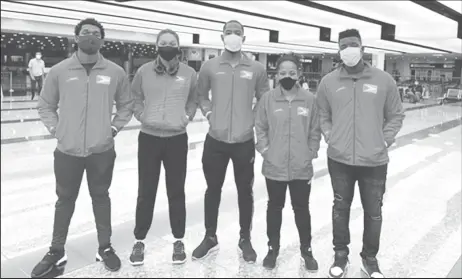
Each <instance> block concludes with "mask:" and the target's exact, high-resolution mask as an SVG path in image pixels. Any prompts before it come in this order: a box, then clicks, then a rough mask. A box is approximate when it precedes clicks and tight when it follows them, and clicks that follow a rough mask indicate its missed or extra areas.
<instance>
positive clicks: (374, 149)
mask: <svg viewBox="0 0 462 279" xmlns="http://www.w3.org/2000/svg"><path fill="white" fill-rule="evenodd" d="M339 47H340V57H341V59H342V61H343V64H342V65H340V66H339V67H338V68H337V69H336V70H335V71H333V72H331V73H329V74H328V75H327V76H325V77H324V78H323V79H322V80H321V83H320V85H319V89H318V93H317V103H318V107H319V113H320V120H321V129H322V132H323V135H324V138H325V140H326V142H327V143H328V145H329V146H328V149H327V155H328V169H329V174H330V176H331V181H332V187H333V191H334V205H333V209H332V222H333V237H334V239H333V244H334V251H335V260H334V263H333V265H332V266H331V268H330V270H329V276H330V277H331V278H341V277H344V276H345V273H346V269H347V266H348V254H349V250H348V244H350V231H349V228H348V226H349V220H350V207H351V202H352V201H353V195H354V186H355V183H356V182H358V186H359V192H360V195H361V202H362V205H363V209H364V235H363V249H362V252H361V258H362V269H363V271H364V272H366V273H367V274H368V275H369V276H370V277H373V278H380V277H382V276H383V275H382V273H381V271H380V269H379V265H378V261H377V258H376V255H377V253H378V251H379V243H380V232H381V227H382V211H381V208H382V200H383V195H384V193H385V182H386V178H387V165H388V161H389V158H388V151H387V148H388V147H390V146H391V145H392V144H393V142H394V141H395V137H396V135H397V134H398V132H399V130H400V129H401V127H402V124H403V119H404V110H403V107H402V104H401V100H400V97H399V93H398V89H397V86H396V83H395V81H394V80H393V78H392V77H391V76H390V75H389V74H388V73H386V72H384V71H382V70H380V69H377V68H372V67H371V66H370V65H369V64H367V63H365V62H364V61H363V60H362V55H363V47H362V43H361V36H360V34H359V32H358V30H355V29H349V30H346V31H343V32H341V33H340V34H339Z"/></svg>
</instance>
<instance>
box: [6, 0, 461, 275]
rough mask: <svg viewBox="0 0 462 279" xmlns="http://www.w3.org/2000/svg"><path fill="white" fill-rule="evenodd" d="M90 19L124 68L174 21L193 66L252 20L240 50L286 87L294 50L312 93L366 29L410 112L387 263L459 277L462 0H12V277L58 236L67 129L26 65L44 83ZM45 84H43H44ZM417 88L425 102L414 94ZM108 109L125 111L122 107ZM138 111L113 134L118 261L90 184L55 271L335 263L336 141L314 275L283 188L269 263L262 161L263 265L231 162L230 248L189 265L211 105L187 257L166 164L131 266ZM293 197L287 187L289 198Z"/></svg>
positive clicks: (190, 198) (356, 204)
mask: <svg viewBox="0 0 462 279" xmlns="http://www.w3.org/2000/svg"><path fill="white" fill-rule="evenodd" d="M85 18H95V19H96V20H97V21H98V22H100V23H101V24H102V25H103V26H104V29H105V38H104V45H103V46H102V47H101V49H100V53H101V54H102V55H103V56H104V57H105V58H107V59H108V60H110V61H112V62H114V63H115V64H117V65H119V66H120V67H122V68H123V69H124V70H125V74H126V75H127V76H128V77H129V80H130V82H131V81H132V79H133V77H134V75H135V73H136V72H137V70H138V69H139V68H140V67H141V66H142V65H144V64H145V63H148V62H150V61H153V60H154V59H156V57H157V55H158V47H157V46H156V38H157V35H158V34H159V32H160V31H161V30H163V29H171V30H173V31H175V32H177V34H178V36H179V47H180V53H179V56H178V59H179V60H180V61H181V62H183V63H185V64H187V65H189V66H190V67H191V68H192V69H194V70H195V71H196V72H197V73H199V72H200V71H201V67H202V66H203V65H204V64H205V63H206V62H207V61H208V60H210V59H214V58H216V57H218V56H221V55H223V53H224V52H225V47H224V45H223V40H222V35H223V26H224V25H225V23H226V22H228V21H230V20H236V21H238V22H240V23H241V24H242V26H243V27H244V35H245V41H244V43H243V45H242V49H241V51H242V53H243V55H245V56H246V57H247V58H249V59H252V60H255V61H257V62H258V63H260V64H262V65H263V67H264V68H265V70H266V74H267V77H268V82H269V87H270V88H271V89H272V88H275V87H276V86H278V79H277V74H278V71H277V68H276V67H277V61H278V59H279V58H280V57H281V56H282V55H284V54H285V53H294V54H296V55H297V57H299V58H300V61H301V70H300V81H299V82H300V85H301V86H304V87H305V86H306V88H307V90H309V91H310V92H312V93H313V94H314V95H316V92H317V91H318V90H319V84H320V81H321V80H322V79H323V77H325V76H326V75H328V74H329V73H331V72H332V71H335V70H336V69H338V68H339V67H342V65H343V64H342V59H341V56H340V55H339V40H340V38H339V33H340V32H342V31H344V30H346V29H357V30H358V31H359V32H360V34H361V43H362V46H363V47H364V54H363V60H364V61H365V62H367V63H368V64H370V65H371V67H375V68H378V69H380V70H383V71H385V72H387V73H388V74H389V75H391V77H392V78H393V79H394V81H395V83H396V86H397V89H398V92H399V95H400V98H401V103H402V106H403V108H404V111H405V112H404V113H405V119H404V122H403V126H402V128H401V130H400V131H399V133H398V135H397V137H396V141H395V143H393V145H391V146H390V147H389V148H388V153H389V157H390V163H389V165H388V173H387V181H386V192H385V196H384V199H383V209H382V211H383V225H382V232H381V238H380V251H379V254H378V255H377V258H378V260H379V262H380V268H381V270H382V272H383V275H384V276H385V277H389V278H461V276H462V275H461V269H462V265H461V253H462V248H461V246H462V241H461V238H462V227H461V218H462V193H461V184H462V174H461V169H462V157H461V152H462V148H461V144H462V143H461V141H462V128H461V124H462V106H461V100H462V83H461V79H462V3H461V2H460V1H434V0H432V1H307V0H302V1H203V0H194V1H128V0H124V1H122V0H119V1H117V0H116V1H19V0H18V1H12V0H11V1H10V0H6V1H3V0H2V1H1V90H2V92H1V97H2V99H1V185H2V186H1V257H2V259H1V277H2V278H30V277H31V272H32V269H33V268H34V266H35V265H36V264H37V262H39V261H40V260H41V259H42V257H43V255H45V254H46V253H47V251H48V250H49V247H50V242H51V238H52V232H53V220H54V214H53V212H54V210H55V203H56V200H57V196H56V180H55V174H54V170H53V160H54V159H53V152H54V150H55V148H56V144H57V140H56V139H55V138H54V137H53V136H52V135H51V134H50V132H49V130H48V129H47V128H46V127H45V126H44V124H43V123H42V121H41V119H40V116H39V114H38V111H37V105H38V100H39V95H40V94H41V93H36V94H32V92H33V85H35V83H36V82H35V81H34V80H32V79H31V77H30V76H31V74H30V71H29V70H30V61H31V60H32V59H35V55H36V53H37V52H41V54H42V60H43V61H44V64H45V68H44V78H45V79H46V76H47V74H48V73H49V71H50V69H51V68H52V67H54V66H55V65H57V64H59V63H60V62H61V61H63V60H65V59H68V58H69V57H71V56H72V55H73V54H74V53H75V52H76V51H77V49H78V46H77V42H76V38H75V36H74V35H75V33H74V27H75V26H76V25H77V24H78V23H79V22H80V21H81V20H83V19H85ZM42 93H43V92H42ZM416 96H417V97H416ZM113 112H116V107H115V106H114V108H113ZM140 127H141V124H140V122H139V121H138V120H137V119H135V117H133V118H132V119H131V120H130V122H129V123H128V124H127V125H126V126H125V128H123V129H122V130H121V131H120V132H119V133H118V134H117V136H116V137H115V150H116V153H117V157H116V161H115V167H114V172H113V179H112V184H111V187H110V197H111V204H112V213H111V219H112V246H113V248H114V249H115V250H116V251H117V255H118V256H119V257H120V259H121V263H122V267H121V268H120V270H119V271H117V272H110V271H107V270H106V269H105V268H104V266H103V264H102V263H100V262H95V252H96V251H97V247H98V242H97V239H98V238H97V231H96V227H95V219H94V216H93V208H92V200H91V197H90V194H89V190H88V184H87V181H86V179H85V178H84V179H83V182H82V185H81V188H80V193H79V197H78V199H77V202H76V208H75V212H74V216H73V218H72V222H71V225H70V228H69V235H68V238H67V243H66V253H67V257H68V261H67V264H66V265H65V266H61V267H59V268H56V269H54V270H53V271H52V272H51V273H50V274H48V277H47V278H50V277H61V278H135V277H136V278H143V277H145V278H196V277H197V278H235V277H236V278H299V277H300V278H305V277H306V278H311V277H313V278H315V277H316V278H326V277H327V276H328V274H329V268H330V266H331V264H332V261H333V256H334V252H333V243H332V238H333V236H332V234H333V233H332V231H333V227H332V214H333V213H332V204H333V200H334V193H333V190H332V186H331V177H330V175H329V171H328V157H327V148H328V144H327V143H326V141H325V140H324V139H321V143H320V144H321V146H320V150H319V152H318V154H319V155H318V158H316V159H314V160H313V168H314V177H313V179H312V182H311V183H312V184H311V185H312V188H311V195H310V201H309V208H310V212H311V229H312V249H313V254H314V256H315V257H316V259H317V261H318V263H319V269H318V271H317V272H316V273H309V272H307V271H306V270H305V267H304V263H303V261H302V260H300V250H299V237H298V230H297V227H296V225H295V222H294V216H293V215H294V213H293V210H292V206H291V205H290V202H289V201H290V197H287V201H286V206H285V208H284V209H283V222H282V228H281V247H280V253H279V258H278V265H277V267H276V268H275V269H272V270H268V269H266V268H264V267H263V266H262V261H263V258H264V257H265V255H266V253H267V249H268V244H267V242H268V240H267V232H266V229H267V218H266V214H267V204H268V193H267V188H266V183H265V177H264V176H263V175H262V171H261V170H262V164H263V160H264V159H263V157H262V156H261V155H260V154H259V153H258V152H257V153H256V154H257V155H256V156H255V160H254V166H255V170H254V171H255V180H254V186H253V197H254V209H253V221H252V231H251V237H252V238H251V239H252V244H253V247H254V249H255V251H256V252H257V255H258V257H257V260H256V262H255V263H254V264H250V263H246V262H245V261H244V260H243V259H242V258H241V256H240V254H239V253H238V249H237V244H238V241H239V229H240V223H239V210H238V196H237V191H236V185H235V181H234V172H233V165H232V164H229V166H228V169H227V174H226V179H225V181H224V186H223V190H222V199H221V205H220V209H219V217H218V231H217V236H218V238H219V243H220V250H219V251H218V252H216V253H214V254H213V255H210V256H209V257H207V258H206V259H204V260H200V261H199V260H192V259H191V254H192V252H193V250H194V249H195V248H196V247H197V245H198V244H199V243H201V241H202V239H203V238H204V232H205V230H204V194H205V191H206V189H207V183H206V179H205V177H204V173H203V169H202V155H203V150H204V141H205V139H206V136H207V133H208V132H209V122H208V121H207V118H206V117H205V116H204V115H203V113H202V112H201V110H200V109H198V110H197V113H196V114H195V117H194V119H192V120H191V121H190V122H189V124H188V126H187V134H188V146H189V151H188V155H187V174H186V183H185V196H186V212H187V218H186V234H185V236H184V244H185V251H186V255H187V262H186V263H185V264H183V265H172V263H171V252H172V243H173V241H174V240H175V239H174V238H173V236H172V233H171V228H170V222H169V206H168V199H167V193H166V185H165V179H164V177H165V172H164V170H163V169H162V173H161V176H160V181H159V188H158V194H157V200H156V207H155V211H154V218H153V222H152V227H151V229H150V231H149V234H148V236H147V238H146V240H145V245H146V252H145V253H146V254H145V260H144V265H143V266H132V265H131V264H130V263H129V257H130V253H131V252H132V246H133V243H134V241H135V239H134V236H133V229H134V226H135V209H136V204H137V195H138V157H137V154H138V134H139V133H140V132H139V131H140ZM287 195H288V194H287ZM350 216H351V217H350V225H349V227H350V234H351V244H350V257H349V259H350V268H349V269H348V273H347V274H346V277H348V278H362V277H364V276H365V274H364V273H363V272H362V271H361V269H360V265H361V264H360V263H361V257H360V255H359V254H360V252H361V248H362V239H363V227H364V223H363V208H362V205H361V199H360V195H359V190H358V187H356V190H355V195H354V200H353V203H352V205H351V212H350Z"/></svg>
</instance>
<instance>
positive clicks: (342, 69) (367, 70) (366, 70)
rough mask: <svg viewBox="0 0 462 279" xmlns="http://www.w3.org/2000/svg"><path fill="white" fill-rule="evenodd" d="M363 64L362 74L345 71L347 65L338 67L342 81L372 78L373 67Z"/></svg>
mask: <svg viewBox="0 0 462 279" xmlns="http://www.w3.org/2000/svg"><path fill="white" fill-rule="evenodd" d="M361 61H362V63H363V64H364V69H363V71H362V72H359V73H356V74H349V73H348V71H347V70H346V69H345V64H343V63H342V64H340V66H339V67H338V69H337V71H338V73H339V76H340V78H341V79H344V78H348V79H353V78H357V79H360V78H363V77H371V76H372V66H371V64H369V63H368V62H366V61H364V60H361Z"/></svg>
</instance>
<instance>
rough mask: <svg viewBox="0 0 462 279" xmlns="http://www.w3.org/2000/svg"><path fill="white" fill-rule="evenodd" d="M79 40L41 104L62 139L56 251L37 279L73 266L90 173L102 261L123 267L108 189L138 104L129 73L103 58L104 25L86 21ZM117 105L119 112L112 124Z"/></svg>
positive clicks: (53, 73) (52, 76) (55, 70)
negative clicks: (73, 233)
mask: <svg viewBox="0 0 462 279" xmlns="http://www.w3.org/2000/svg"><path fill="white" fill-rule="evenodd" d="M75 40H76V42H77V44H78V47H79V49H78V51H77V52H76V53H74V55H73V56H72V57H70V58H68V59H66V60H64V61H62V62H61V63H59V64H57V65H55V66H54V67H52V68H51V70H50V72H49V74H48V76H47V78H46V80H45V84H44V86H43V91H42V94H41V95H40V99H39V104H38V112H39V115H40V118H41V120H42V122H43V124H44V125H45V126H46V128H47V129H48V130H49V132H50V134H51V135H53V136H54V137H55V138H56V139H57V140H58V146H57V148H56V150H55V151H54V172H55V177H56V194H57V195H58V201H57V202H56V209H55V218H54V228H53V240H52V243H51V247H50V251H49V252H48V253H47V254H46V255H45V257H44V258H43V259H42V261H40V262H39V263H38V264H37V266H36V267H35V268H34V270H33V271H32V277H44V276H46V275H47V274H49V272H50V271H52V270H53V269H54V268H55V267H56V266H61V265H62V264H64V263H65V262H66V261H67V257H66V254H65V252H64V245H65V243H66V238H67V234H68V230H69V224H70V222H71V218H72V215H73V213H74V208H75V201H76V199H77V196H78V193H79V189H80V184H81V183H82V178H83V173H84V171H86V174H87V181H88V187H89V192H90V195H91V198H92V203H93V212H94V215H95V222H96V229H97V232H98V242H99V249H98V252H97V253H96V259H97V260H98V261H102V262H103V263H104V265H105V267H106V269H108V270H110V271H117V270H119V269H120V265H121V264H120V259H119V258H118V256H117V255H116V254H115V251H114V249H113V248H112V246H111V230H112V228H111V201H110V198H109V192H108V190H109V187H110V186H111V181H112V173H113V170H114V161H115V158H116V153H115V150H114V137H115V136H116V134H117V132H118V131H120V130H121V129H122V128H123V127H124V126H125V125H126V124H127V123H128V122H129V121H130V119H131V117H132V112H131V109H132V108H131V107H132V104H133V100H132V98H131V94H130V88H129V81H128V77H127V75H126V73H125V71H124V70H123V69H122V68H121V67H119V66H118V65H116V64H115V63H113V62H111V61H109V60H106V59H105V58H104V57H103V56H102V55H101V54H100V53H99V49H100V48H101V46H102V45H103V43H104V41H103V40H104V28H103V26H102V25H101V24H100V23H99V22H97V21H96V20H95V19H92V18H88V19H84V20H82V21H81V22H80V23H79V24H77V26H76V27H75ZM114 101H115V103H116V108H117V112H116V115H115V117H114V118H112V120H111V117H112V109H113V104H114ZM58 107H59V114H58V112H57V110H58Z"/></svg>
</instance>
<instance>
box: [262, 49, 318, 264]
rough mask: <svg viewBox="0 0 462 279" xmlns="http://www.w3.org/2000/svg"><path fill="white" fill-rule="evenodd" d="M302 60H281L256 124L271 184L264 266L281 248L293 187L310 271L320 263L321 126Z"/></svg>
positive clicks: (265, 172)
mask: <svg viewBox="0 0 462 279" xmlns="http://www.w3.org/2000/svg"><path fill="white" fill-rule="evenodd" d="M300 66H301V64H300V61H299V60H298V58H297V57H296V56H295V55H291V54H286V55H284V56H283V57H281V58H280V59H279V61H278V62H277V80H278V82H279V84H278V86H277V87H276V88H275V89H273V90H271V91H270V92H268V93H266V94H265V95H263V97H262V99H261V100H260V102H259V104H258V109H257V113H256V121H255V129H256V133H257V140H258V141H257V146H256V148H257V151H258V152H260V153H261V154H262V156H263V158H264V162H263V168H262V173H263V175H264V176H265V178H266V186H267V189H268V197H269V201H268V209H267V219H266V220H267V235H268V239H269V242H268V246H269V251H268V254H267V256H266V257H265V259H264V260H263V266H264V267H266V268H269V269H272V268H274V267H275V266H276V261H277V257H278V255H279V247H280V230H281V223H282V209H283V207H284V204H285V198H286V190H287V187H288V188H289V192H290V196H291V200H292V207H293V210H294V213H295V222H296V225H297V228H298V232H299V236H300V244H301V245H300V251H301V257H302V258H303V260H304V261H305V267H306V269H307V270H309V271H316V270H317V269H318V263H317V262H316V260H315V259H314V257H313V253H312V250H311V221H310V212H309V208H308V204H309V202H308V200H309V196H310V191H311V178H312V177H313V165H312V160H313V159H314V158H316V157H317V152H318V150H319V144H320V140H321V130H320V127H319V121H318V116H317V109H316V103H315V97H314V95H313V94H311V93H310V92H308V91H306V90H304V89H303V88H301V86H300V85H299V83H298V82H297V81H298V78H299V75H300V70H299V69H300Z"/></svg>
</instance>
